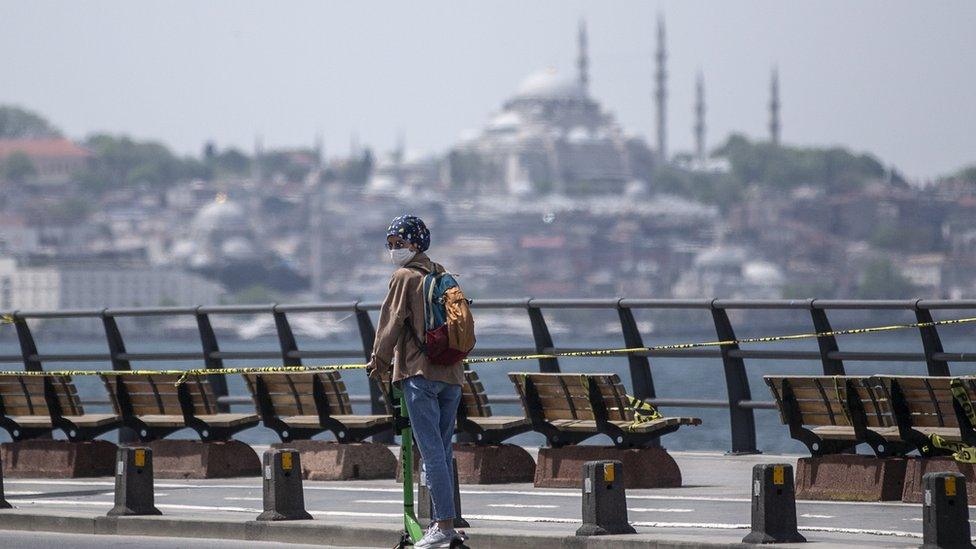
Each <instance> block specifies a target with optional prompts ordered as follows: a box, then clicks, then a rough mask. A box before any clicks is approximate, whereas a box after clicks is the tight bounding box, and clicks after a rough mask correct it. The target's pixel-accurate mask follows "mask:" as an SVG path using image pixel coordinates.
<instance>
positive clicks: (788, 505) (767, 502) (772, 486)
mask: <svg viewBox="0 0 976 549" xmlns="http://www.w3.org/2000/svg"><path fill="white" fill-rule="evenodd" d="M805 541H806V538H804V537H803V536H801V535H800V533H799V532H797V530H796V492H795V491H794V488H793V466H792V465H787V464H785V463H776V464H770V463H766V464H760V465H756V466H754V467H753V468H752V532H751V533H750V534H749V535H748V536H746V537H744V538H742V543H802V542H805Z"/></svg>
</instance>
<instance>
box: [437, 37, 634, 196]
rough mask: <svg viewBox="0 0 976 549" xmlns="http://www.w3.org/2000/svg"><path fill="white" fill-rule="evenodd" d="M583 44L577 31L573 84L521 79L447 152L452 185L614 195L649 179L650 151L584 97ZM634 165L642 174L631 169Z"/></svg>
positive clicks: (563, 79) (553, 77)
mask: <svg viewBox="0 0 976 549" xmlns="http://www.w3.org/2000/svg"><path fill="white" fill-rule="evenodd" d="M586 44H587V41H586V31H585V28H583V27H581V29H580V37H579V58H578V61H577V66H578V69H579V74H578V75H577V76H576V77H575V78H573V77H568V76H563V75H561V74H559V73H558V72H557V71H556V70H554V69H549V70H543V71H539V72H536V73H534V74H532V75H530V76H528V77H527V78H526V79H525V80H524V81H523V82H522V84H521V85H520V86H519V88H518V91H517V92H516V93H515V95H514V96H513V97H511V98H510V99H509V100H507V101H506V102H505V103H504V105H503V106H502V109H501V111H499V112H498V113H496V114H495V115H494V116H492V118H491V119H490V120H489V121H488V123H487V124H486V125H485V126H484V127H483V128H482V129H481V130H480V132H474V135H472V136H471V137H469V138H468V139H466V140H464V141H463V142H462V143H460V144H459V145H457V146H456V147H455V148H454V150H452V151H451V152H450V154H449V156H448V162H449V170H450V179H451V182H452V184H453V185H454V186H455V187H459V188H467V187H470V188H471V189H472V190H474V191H479V192H485V193H498V192H507V193H511V194H526V193H540V194H545V193H549V192H555V193H560V194H580V193H606V192H611V193H620V192H623V190H624V189H625V187H626V185H627V183H628V182H630V181H631V180H633V179H635V178H641V177H642V178H645V179H646V178H647V177H649V172H650V169H649V167H648V164H649V162H648V159H650V162H653V153H652V152H651V151H650V150H649V149H648V148H647V146H646V145H645V144H644V142H643V141H642V140H639V139H636V138H633V137H628V136H627V135H625V133H624V131H623V130H622V129H621V127H620V126H619V125H618V124H617V122H616V120H615V119H614V117H613V115H611V114H610V113H608V112H606V111H604V110H603V108H602V107H601V105H600V104H599V103H598V102H597V101H596V100H594V99H593V98H592V97H591V96H590V93H589V89H588V86H589V73H588V71H589V61H588V54H587V51H586V47H587V46H586ZM633 156H636V157H637V158H636V159H634V158H632V157H633ZM635 161H637V162H638V163H639V164H640V165H641V166H642V167H643V169H641V170H639V171H638V170H635V165H634V164H635ZM639 172H640V173H639ZM638 175H640V176H641V177H638Z"/></svg>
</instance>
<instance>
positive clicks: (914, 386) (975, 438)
mask: <svg viewBox="0 0 976 549" xmlns="http://www.w3.org/2000/svg"><path fill="white" fill-rule="evenodd" d="M872 379H873V380H874V381H875V384H876V385H877V387H878V390H879V391H880V392H882V393H883V394H884V395H885V396H886V397H887V398H889V399H890V400H891V406H892V411H893V413H894V418H895V421H896V425H897V429H898V434H899V437H900V438H901V439H902V440H904V441H905V442H907V443H909V444H911V445H912V446H913V447H914V448H915V449H917V450H918V451H919V453H920V454H921V455H923V456H926V457H929V456H935V455H947V454H950V453H951V451H948V450H940V449H938V448H935V447H933V446H932V444H931V441H930V438H929V437H930V435H933V434H934V435H939V436H941V437H942V438H944V439H946V440H947V441H950V442H963V443H965V444H967V445H969V446H976V427H974V425H973V424H972V423H971V422H970V420H969V418H968V417H967V415H966V411H965V410H963V409H962V406H961V405H960V404H959V402H957V401H956V399H955V398H953V395H952V390H951V387H950V384H951V383H952V381H953V380H959V382H960V383H961V384H962V387H963V388H964V389H965V391H966V393H967V396H968V398H969V399H970V402H972V401H973V399H974V395H976V378H973V377H959V376H955V377H928V376H874V377H873V378H872Z"/></svg>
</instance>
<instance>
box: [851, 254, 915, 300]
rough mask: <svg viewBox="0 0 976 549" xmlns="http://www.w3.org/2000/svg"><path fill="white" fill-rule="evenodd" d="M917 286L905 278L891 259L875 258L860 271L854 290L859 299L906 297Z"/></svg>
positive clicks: (911, 293)
mask: <svg viewBox="0 0 976 549" xmlns="http://www.w3.org/2000/svg"><path fill="white" fill-rule="evenodd" d="M917 290H918V288H916V287H915V285H914V284H912V281H911V280H908V279H907V278H905V277H904V276H903V275H902V274H901V273H900V272H898V270H897V269H895V266H894V265H892V263H891V261H889V260H887V259H875V260H873V261H871V262H870V263H868V265H867V267H866V268H865V269H864V272H863V273H861V278H860V281H859V283H858V285H857V290H856V291H855V294H856V297H857V298H859V299H908V298H910V297H913V296H914V295H915V292H916V291H917Z"/></svg>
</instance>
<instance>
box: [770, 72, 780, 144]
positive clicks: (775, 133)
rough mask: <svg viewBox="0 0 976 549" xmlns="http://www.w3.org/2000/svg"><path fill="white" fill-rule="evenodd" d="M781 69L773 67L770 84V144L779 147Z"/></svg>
mask: <svg viewBox="0 0 976 549" xmlns="http://www.w3.org/2000/svg"><path fill="white" fill-rule="evenodd" d="M779 130H780V121H779V69H777V68H776V67H773V76H772V78H771V79H770V82H769V142H770V143H772V144H773V146H776V147H778V146H779Z"/></svg>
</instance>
